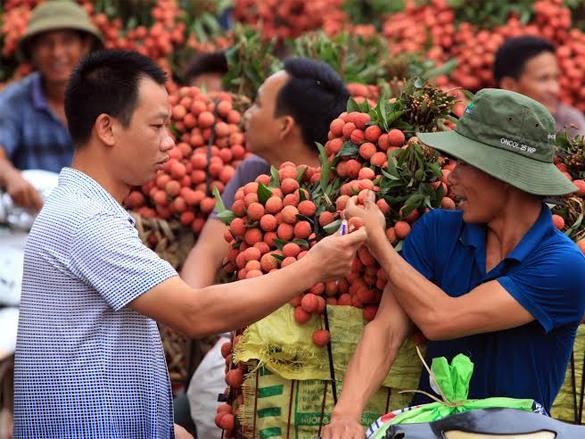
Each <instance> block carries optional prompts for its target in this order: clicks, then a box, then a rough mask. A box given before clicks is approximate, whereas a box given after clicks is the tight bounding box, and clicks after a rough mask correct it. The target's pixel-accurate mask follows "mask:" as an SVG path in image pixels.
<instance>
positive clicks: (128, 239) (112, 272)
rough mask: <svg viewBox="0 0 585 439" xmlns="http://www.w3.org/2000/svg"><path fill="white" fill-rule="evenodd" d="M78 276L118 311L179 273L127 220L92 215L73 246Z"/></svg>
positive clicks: (76, 237)
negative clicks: (144, 240) (144, 242)
mask: <svg viewBox="0 0 585 439" xmlns="http://www.w3.org/2000/svg"><path fill="white" fill-rule="evenodd" d="M69 250H70V256H71V262H72V269H73V272H74V274H75V275H77V276H78V277H79V278H80V279H82V280H83V281H84V282H86V283H87V284H88V285H91V286H92V287H93V288H94V289H95V290H96V291H97V292H98V293H99V294H100V295H101V296H102V297H103V298H104V300H105V301H106V302H107V303H108V305H109V306H111V307H112V308H113V309H114V310H116V311H118V310H120V309H122V308H124V307H125V306H126V305H127V304H128V303H130V302H131V301H132V300H134V299H136V298H137V297H139V296H140V295H141V294H143V293H145V292H147V291H149V290H150V289H152V288H154V287H155V286H157V285H159V284H161V283H162V282H164V281H165V280H168V279H170V278H171V277H174V276H177V272H176V271H175V270H174V269H173V267H172V266H171V265H170V264H169V263H168V262H167V261H165V260H163V259H161V258H160V257H159V256H158V255H157V254H156V253H154V252H153V251H152V250H150V249H149V248H148V247H146V246H145V245H144V244H143V243H142V241H141V240H140V237H139V236H138V231H137V230H136V229H135V228H134V227H133V226H132V224H130V222H129V221H128V219H127V218H122V217H119V216H114V215H110V214H103V213H101V214H96V215H89V216H88V218H87V219H86V220H85V221H83V222H82V223H81V224H79V226H78V227H77V230H76V233H75V234H74V236H73V239H72V241H71V243H70V246H69Z"/></svg>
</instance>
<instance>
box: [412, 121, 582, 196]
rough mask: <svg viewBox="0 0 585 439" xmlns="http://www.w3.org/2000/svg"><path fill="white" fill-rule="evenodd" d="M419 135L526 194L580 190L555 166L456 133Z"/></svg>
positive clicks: (439, 148)
mask: <svg viewBox="0 0 585 439" xmlns="http://www.w3.org/2000/svg"><path fill="white" fill-rule="evenodd" d="M416 135H417V137H418V138H419V139H420V141H421V142H423V143H424V144H426V145H428V146H430V147H432V148H435V149H437V150H439V151H442V152H444V153H446V154H449V155H452V156H453V157H455V158H458V159H460V160H463V161H464V162H466V163H469V164H470V165H471V166H474V167H476V168H478V169H479V170H481V171H483V172H485V173H486V174H488V175H491V176H492V177H494V178H497V179H498V180H501V181H503V182H506V183H508V184H510V185H511V186H514V187H516V188H518V189H520V190H522V191H524V192H528V193H530V194H534V195H542V196H548V195H566V194H570V193H572V192H575V191H577V188H576V187H575V185H574V184H573V183H571V181H569V179H568V178H567V177H566V176H565V175H563V173H562V172H561V171H559V169H558V168H557V167H556V166H555V165H554V164H553V163H546V162H541V161H539V160H534V159H531V158H529V157H526V156H523V155H521V154H516V153H513V152H511V151H507V150H504V149H500V148H496V147H493V146H490V145H486V144H484V143H481V142H478V141H476V140H473V139H469V138H467V137H465V136H462V135H461V134H459V133H458V132H456V131H442V132H436V133H417V134H416Z"/></svg>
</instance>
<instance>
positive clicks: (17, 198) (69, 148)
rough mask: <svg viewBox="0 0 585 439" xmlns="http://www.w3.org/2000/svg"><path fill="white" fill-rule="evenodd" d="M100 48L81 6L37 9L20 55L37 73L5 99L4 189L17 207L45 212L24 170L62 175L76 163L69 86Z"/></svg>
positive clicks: (1, 127) (0, 122)
mask: <svg viewBox="0 0 585 439" xmlns="http://www.w3.org/2000/svg"><path fill="white" fill-rule="evenodd" d="M101 46H102V41H101V36H100V33H99V31H98V30H97V29H96V28H95V26H94V25H93V24H92V23H91V22H90V20H89V17H88V15H87V13H86V12H85V10H84V9H83V8H82V7H81V6H79V5H77V4H76V3H74V2H71V1H65V0H52V1H47V2H45V3H42V4H41V5H39V6H38V7H36V8H35V9H34V11H33V13H32V16H31V18H30V21H29V23H28V26H27V29H26V31H25V33H24V35H23V38H22V40H21V41H20V43H19V53H20V55H21V56H22V57H23V58H24V59H25V60H27V61H29V62H31V63H32V65H33V66H34V67H35V69H36V70H37V71H36V72H35V73H32V74H31V75H29V76H27V77H25V78H24V79H22V80H21V81H18V82H16V83H14V84H11V85H10V86H8V87H7V88H6V89H5V90H4V91H3V92H2V93H1V94H0V187H3V188H4V189H5V190H6V192H7V193H8V194H9V195H10V196H11V197H12V199H13V200H14V202H15V203H16V204H18V205H20V206H24V207H29V208H31V209H39V208H40V207H41V198H40V196H39V194H38V193H37V191H36V190H35V188H34V187H33V186H32V185H31V184H30V183H29V182H27V181H26V180H25V179H24V178H23V177H22V175H21V173H20V171H22V170H25V169H43V170H47V171H53V172H59V171H60V170H61V168H62V167H64V166H67V165H69V163H70V162H71V158H72V156H73V144H72V143H71V138H70V137H69V133H68V131H67V124H66V121H65V110H64V99H65V86H66V84H67V80H68V79H69V75H70V74H71V72H72V71H73V68H74V67H75V65H76V64H77V63H78V62H79V60H80V59H81V58H82V57H83V56H85V55H86V54H87V53H89V52H90V51H91V50H92V49H95V48H99V47H101Z"/></svg>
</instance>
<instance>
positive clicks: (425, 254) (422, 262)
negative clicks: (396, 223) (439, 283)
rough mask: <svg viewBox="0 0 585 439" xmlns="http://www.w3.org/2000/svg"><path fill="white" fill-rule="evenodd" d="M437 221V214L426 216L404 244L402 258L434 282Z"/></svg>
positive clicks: (419, 221) (416, 225)
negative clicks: (434, 231)
mask: <svg viewBox="0 0 585 439" xmlns="http://www.w3.org/2000/svg"><path fill="white" fill-rule="evenodd" d="M436 220H437V215H436V213H435V212H429V213H426V214H424V215H423V216H422V217H421V218H420V219H419V220H418V221H417V222H416V223H415V224H414V227H413V228H412V231H411V232H410V234H409V235H408V237H407V238H406V239H405V240H404V242H403V243H402V253H401V254H402V257H403V258H404V259H405V260H406V262H408V263H409V264H410V265H412V266H413V267H414V268H415V269H416V270H417V271H418V272H419V273H420V274H422V275H423V276H424V277H426V278H427V279H428V280H431V281H432V280H433V277H434V276H433V274H434V270H433V267H434V266H435V261H434V257H433V248H434V245H433V238H434V236H433V235H434V233H433V228H434V223H435V222H436Z"/></svg>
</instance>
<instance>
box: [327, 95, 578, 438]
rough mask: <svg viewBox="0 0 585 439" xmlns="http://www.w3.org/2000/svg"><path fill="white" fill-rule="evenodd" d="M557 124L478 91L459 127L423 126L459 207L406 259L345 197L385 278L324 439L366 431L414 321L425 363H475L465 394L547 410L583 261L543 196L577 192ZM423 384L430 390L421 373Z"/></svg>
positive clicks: (561, 365)
mask: <svg viewBox="0 0 585 439" xmlns="http://www.w3.org/2000/svg"><path fill="white" fill-rule="evenodd" d="M554 127H555V122H554V119H553V118H552V116H551V114H550V113H549V112H548V110H547V109H546V108H545V107H544V106H543V105H541V104H539V103H537V102H536V101H534V100H532V99H530V98H528V97H526V96H523V95H520V94H518V93H515V92H511V91H505V90H495V89H484V90H481V91H480V92H478V93H477V95H476V96H475V98H474V99H473V102H471V104H469V106H468V107H467V109H466V111H465V113H464V115H463V116H462V118H461V119H460V120H459V122H458V124H457V127H456V129H455V130H454V131H449V132H440V133H418V136H419V138H420V140H421V141H422V142H424V143H425V144H427V145H429V146H432V147H434V148H436V149H438V150H440V151H442V152H444V153H446V154H448V155H450V156H452V157H454V158H455V159H457V160H458V165H457V167H456V168H455V170H454V171H453V172H452V173H451V175H450V182H451V188H452V190H453V192H454V193H455V195H456V199H457V200H458V202H459V209H460V210H457V211H445V210H436V211H433V212H431V213H428V214H426V215H424V216H423V217H422V218H421V220H420V221H418V223H417V224H416V225H415V226H414V228H413V230H412V233H411V234H410V236H409V237H408V239H407V240H406V241H405V243H404V249H403V255H402V256H403V257H400V255H398V253H397V252H396V251H395V250H394V249H393V247H392V246H391V245H390V244H389V243H388V240H387V239H386V238H385V235H384V225H385V224H384V223H385V220H384V216H383V215H382V213H381V212H380V211H379V209H378V208H377V207H376V205H375V204H374V203H373V202H372V201H370V200H368V201H367V202H366V206H365V208H362V207H358V206H356V204H355V200H350V202H349V203H348V207H347V209H346V215H347V216H348V217H353V216H358V217H361V218H363V219H364V221H365V227H366V229H367V232H368V247H369V249H370V251H371V252H372V254H373V255H374V256H375V257H376V259H377V260H378V261H379V263H380V264H381V266H382V267H383V269H384V270H385V272H386V274H387V276H388V279H389V280H388V285H387V287H386V289H385V291H384V295H383V298H382V303H381V305H380V309H379V311H378V314H377V315H376V318H375V319H374V320H373V321H372V322H371V323H369V324H368V325H367V326H366V329H365V331H364V335H363V337H362V340H361V341H360V343H359V345H358V347H357V350H356V353H355V354H354V357H353V359H352V360H351V363H350V366H349V369H348V372H347V374H346V376H345V382H344V386H343V392H342V394H341V396H340V398H339V402H338V403H337V405H336V407H335V409H334V411H333V414H332V419H331V423H330V424H329V426H327V427H326V428H325V429H324V433H323V435H322V437H323V438H325V439H333V438H344V439H346V438H358V437H359V438H363V434H364V432H363V428H362V427H361V426H360V425H359V418H360V415H361V412H362V410H363V408H364V406H365V403H366V402H367V401H368V398H369V397H370V396H371V395H372V393H373V392H375V391H376V390H377V389H378V387H379V385H380V383H381V382H382V380H383V378H384V377H385V375H386V374H387V372H388V370H389V368H390V366H391V365H392V363H393V361H394V359H395V358H396V355H397V352H398V349H399V347H400V345H401V344H402V342H403V341H404V339H405V337H406V336H407V335H408V333H409V331H410V330H411V328H412V327H413V326H414V325H416V326H417V327H418V328H419V329H420V330H421V331H422V333H423V334H424V335H425V336H426V337H427V338H428V339H429V340H430V341H429V343H428V346H427V359H428V360H430V359H432V358H434V357H439V356H444V357H446V358H447V359H448V360H451V359H452V358H453V357H454V356H455V355H456V354H458V353H464V354H466V355H468V356H469V357H470V358H471V360H472V361H473V363H474V365H475V368H474V373H473V377H472V379H471V383H470V389H469V398H470V399H476V398H487V397H496V396H503V397H511V398H530V399H534V400H536V401H537V402H540V403H542V404H543V405H544V407H545V408H546V409H547V410H550V407H551V405H552V402H553V399H554V398H555V396H556V394H557V392H558V390H559V388H560V387H561V384H562V381H563V378H564V374H565V370H566V367H567V363H568V360H569V357H570V355H571V349H572V346H573V341H574V338H575V331H576V329H577V326H578V324H579V322H580V320H581V317H582V316H583V313H584V311H585V256H584V255H583V254H582V253H581V252H580V251H579V249H578V248H577V246H576V245H575V244H574V243H573V242H571V240H570V239H569V238H567V237H566V236H565V235H564V234H563V233H561V232H560V231H559V230H557V229H556V228H555V227H554V225H553V223H552V218H551V213H550V210H549V209H548V207H547V206H546V205H545V204H544V203H543V197H544V196H547V195H564V194H568V193H571V192H574V191H575V190H576V188H575V187H574V185H573V184H572V183H571V182H570V181H569V180H567V179H566V178H565V177H564V176H563V174H561V172H560V171H559V170H558V169H557V168H556V167H555V165H554V164H553V140H554V129H555V128H554ZM419 388H420V389H421V390H425V391H427V392H433V391H432V390H431V386H430V384H429V376H428V374H427V373H423V375H422V376H421V380H420V384H419ZM421 402H429V401H427V400H423V399H422V398H419V397H416V399H415V401H414V403H421Z"/></svg>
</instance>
